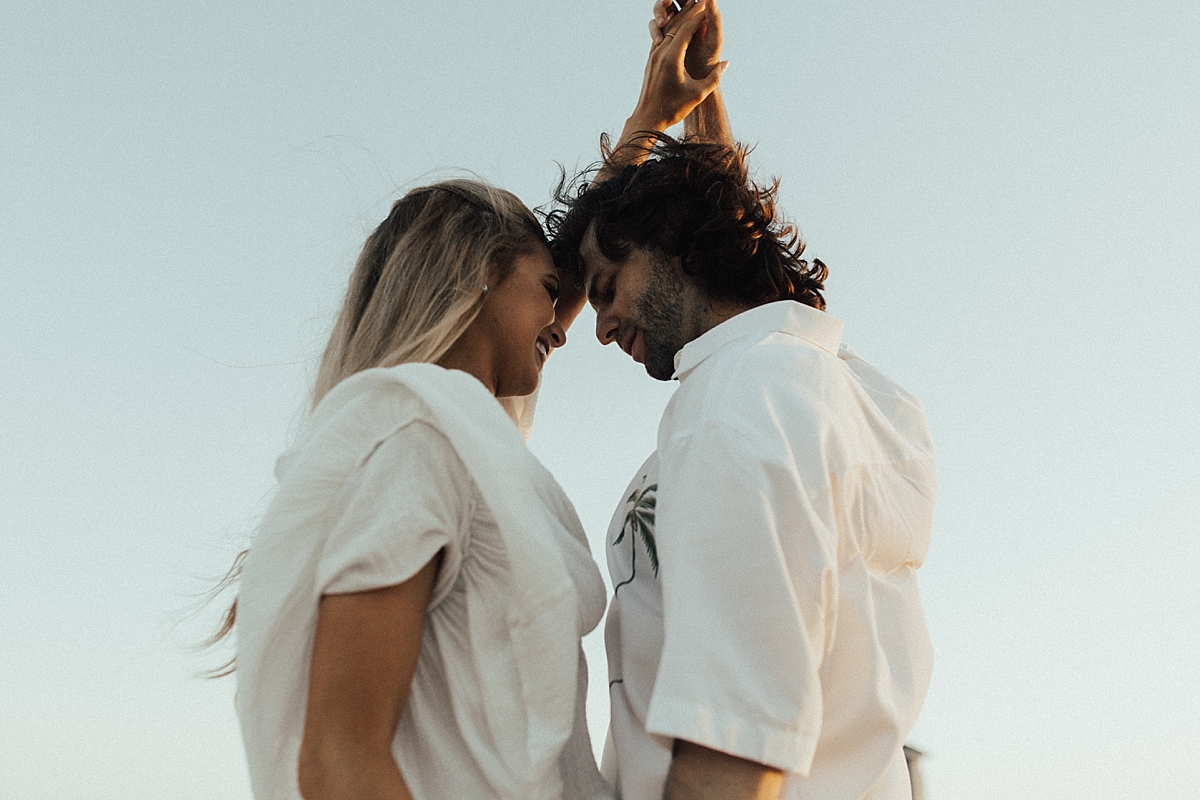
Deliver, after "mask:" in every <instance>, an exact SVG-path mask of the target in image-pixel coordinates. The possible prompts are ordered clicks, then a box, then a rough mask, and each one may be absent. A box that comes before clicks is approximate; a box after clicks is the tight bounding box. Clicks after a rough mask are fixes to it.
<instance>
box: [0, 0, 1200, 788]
mask: <svg viewBox="0 0 1200 800" xmlns="http://www.w3.org/2000/svg"><path fill="white" fill-rule="evenodd" d="M722 8H723V10H724V12H725V17H726V29H727V44H726V57H727V58H728V59H729V60H730V62H731V66H730V68H729V70H728V72H727V74H726V77H725V82H724V91H725V95H726V99H727V101H728V105H729V109H730V115H731V117H732V121H733V126H734V131H735V134H736V135H737V136H738V137H739V138H741V139H742V140H744V141H747V142H750V143H754V144H756V146H757V147H756V150H755V151H754V156H753V163H754V164H755V166H756V168H757V170H758V172H759V174H760V175H761V176H763V177H769V176H775V175H777V176H780V177H781V178H782V180H783V185H782V202H783V205H784V207H785V209H786V211H787V212H788V213H789V215H790V216H791V217H792V218H793V219H794V220H795V221H796V222H797V223H798V224H799V225H800V227H801V229H802V230H803V232H804V235H805V238H806V240H807V241H808V242H809V251H808V252H809V253H810V254H811V255H815V256H818V257H820V258H821V259H822V260H823V261H825V262H826V263H828V264H829V266H830V279H829V283H828V286H829V292H828V297H829V310H830V312H831V313H832V314H833V315H834V316H837V317H838V318H840V319H842V320H843V321H845V323H846V333H845V341H846V342H848V343H849V344H851V345H852V346H853V347H854V348H855V349H856V350H857V351H858V352H859V353H860V354H861V355H862V356H863V357H864V358H866V359H867V360H868V361H870V362H871V363H873V364H874V365H875V366H877V367H879V368H880V369H882V370H883V371H884V372H886V373H888V374H890V375H891V376H892V377H894V378H896V379H897V380H899V381H900V382H901V383H902V384H903V385H904V386H906V387H907V388H908V389H909V390H911V391H912V392H913V393H915V394H916V395H917V396H918V397H919V398H920V399H921V400H922V401H923V403H924V405H925V408H926V411H927V413H928V415H929V419H930V423H931V426H932V429H933V434H934V441H935V444H936V445H937V448H938V454H939V477H940V488H939V498H938V510H937V515H936V520H935V528H934V536H933V545H932V548H931V550H930V554H929V559H928V561H927V563H926V565H925V567H924V568H923V569H922V570H921V572H920V575H921V580H922V587H923V595H924V598H925V603H926V611H927V615H928V618H929V625H930V629H931V631H932V634H933V638H934V646H935V650H936V667H935V671H934V676H933V683H932V686H931V688H930V691H929V696H928V699H927V701H926V704H925V708H924V711H923V712H922V715H921V718H920V719H919V721H918V723H917V726H916V728H915V729H914V731H913V732H912V735H911V737H910V741H911V742H912V743H913V744H914V745H915V746H917V747H919V748H920V749H922V750H924V751H925V752H926V753H927V754H928V756H927V758H926V760H925V762H924V769H925V777H926V784H927V790H928V797H929V798H930V800H964V799H967V798H970V799H974V798H980V799H983V800H986V799H989V798H997V800H999V798H1005V799H1006V800H1007V798H1012V797H1052V798H1087V799H1088V800H1102V799H1105V798H1114V799H1115V798H1121V799H1122V800H1125V799H1126V798H1130V797H1153V798H1160V799H1163V800H1172V799H1173V798H1180V799H1182V798H1194V797H1195V796H1196V791H1197V790H1196V786H1197V785H1200V688H1198V686H1200V667H1198V665H1200V624H1198V623H1197V620H1198V619H1200V567H1198V566H1197V565H1198V563H1200V456H1198V453H1200V415H1198V414H1197V413H1196V410H1195V403H1194V402H1193V401H1192V400H1191V397H1192V395H1193V394H1194V393H1195V392H1196V390H1197V389H1200V362H1198V360H1197V357H1196V355H1195V354H1196V352H1197V350H1198V349H1200V321H1198V320H1200V315H1198V314H1197V311H1196V304H1197V298H1200V277H1198V276H1200V272H1198V270H1197V265H1198V264H1200V97H1198V95H1200V46H1197V42H1200V5H1198V4H1196V3H1195V2H1194V1H1193V0H1178V1H1173V0H1160V1H1159V2H1143V3H1130V2H1126V3H1115V2H1107V1H1106V0H1094V1H1093V2H1064V1H1062V0H1060V1H1059V2H1045V1H1044V0H1042V1H1041V2H1033V1H1032V0H1026V1H1024V2H989V3H983V2H963V0H956V1H955V2H950V0H934V1H932V2H922V3H920V4H916V3H907V4H905V3H896V2H879V3H862V2H849V3H847V2H834V1H833V0H813V2H786V3H764V2H749V1H748V0H725V2H724V4H723V6H722ZM648 18H649V0H619V2H610V3H564V2H557V3H550V2H523V3H508V4H501V3H483V2H460V3H453V4H450V3H439V4H432V3H424V4H418V3H414V2H406V1H396V0H393V1H392V2H383V0H378V1H376V2H367V1H366V0H359V1H358V2H341V3H336V4H335V3H327V4H308V5H307V7H305V8H304V9H303V10H298V9H297V8H296V7H295V6H294V4H284V3H233V2H227V1H226V0H217V1H215V2H208V3H192V4H185V5H164V4H161V3H148V2H130V1H129V0H123V2H121V3H79V4H65V5H64V4H53V3H50V4H47V3H41V2H38V3H34V2H27V1H26V0H5V2H4V3H3V5H2V6H0V270H2V274H3V277H4V289H3V292H2V293H0V336H2V339H0V341H2V342H3V345H4V346H3V349H2V352H0V374H2V375H3V384H2V385H3V391H2V392H0V544H2V547H3V550H2V553H3V558H2V559H0V609H3V613H0V641H3V647H2V649H0V685H3V686H4V690H3V692H0V796H3V797H6V798H7V797H13V798H18V797H19V798H22V799H23V800H43V799H44V800H83V798H87V799H88V800H161V799H162V798H171V799H172V800H174V799H175V798H178V799H179V800H192V799H193V798H194V799H195V800H209V799H210V798H222V799H223V800H248V798H249V790H248V782H247V778H246V773H245V763H244V757H243V755H242V749H241V739H240V735H239V732H238V730H237V724H236V718H235V716H234V713H233V706H232V694H233V688H234V684H233V681H232V680H230V679H226V680H222V681H216V682H213V681H204V680H201V679H198V678H196V677H195V674H196V673H197V672H199V671H200V670H202V669H204V668H205V667H208V666H212V665H213V664H215V663H217V662H218V661H219V660H220V657H221V655H222V654H220V653H217V654H209V655H205V654H197V653H196V652H194V651H192V650H190V649H188V648H189V646H190V645H193V644H195V643H196V642H197V641H198V640H200V639H202V638H203V637H204V635H205V634H206V633H207V632H208V631H209V630H210V629H211V627H212V625H213V624H215V618H216V615H217V613H218V611H219V609H218V608H217V607H216V606H210V607H208V608H204V609H201V610H200V611H199V612H198V613H194V614H193V612H196V609H197V608H198V603H197V600H196V595H198V594H199V593H201V592H203V591H204V589H205V588H207V587H208V586H210V585H211V583H212V582H213V580H214V579H215V578H216V577H218V576H219V575H220V574H221V573H222V572H223V571H224V569H225V568H226V567H227V566H228V564H229V562H230V560H231V559H232V557H233V555H234V554H235V553H236V552H237V551H238V550H239V549H240V548H241V547H243V546H245V544H246V543H247V542H248V541H249V537H250V535H251V533H252V531H253V527H254V520H255V518H256V515H258V514H261V512H262V511H263V510H264V509H265V506H266V501H267V498H268V497H269V494H270V491H271V487H272V483H273V478H272V473H271V470H272V467H273V463H274V459H275V457H276V456H277V455H278V454H279V453H280V452H281V451H282V450H283V449H284V448H285V447H286V446H287V444H288V442H289V440H290V436H291V435H292V434H294V432H295V431H296V428H297V426H298V424H299V422H300V421H301V419H302V416H303V407H304V403H305V396H306V393H307V391H308V388H309V382H310V380H311V378H312V375H313V372H314V365H315V359H316V357H317V356H318V355H319V352H320V349H321V347H322V345H323V343H324V340H325V337H326V335H327V333H328V328H329V325H330V322H331V318H332V314H333V312H334V311H335V309H336V307H337V304H338V302H339V300H340V295H341V292H342V291H343V289H344V286H345V280H346V277H347V275H348V274H349V270H350V268H351V266H352V263H353V259H354V256H355V255H356V253H357V251H358V249H359V247H360V246H361V244H362V241H363V239H364V238H365V236H366V234H367V233H368V232H369V231H370V229H372V228H373V227H374V226H375V225H376V224H377V223H378V222H379V221H380V220H381V219H382V218H383V217H384V216H385V214H386V212H387V209H388V207H389V205H390V203H391V201H392V200H394V199H395V198H396V197H397V196H399V194H400V193H402V192H403V190H404V189H405V188H407V187H411V186H415V185H419V184H420V183H423V182H427V181H429V180H432V179H435V178H439V177H444V176H446V175H449V174H455V173H454V170H455V169H463V170H469V171H471V172H474V173H476V174H478V175H480V176H482V177H484V178H486V179H488V180H490V181H493V182H495V183H497V184H499V185H501V186H503V187H505V188H508V189H511V190H513V191H515V192H516V193H517V194H518V195H520V196H521V197H522V198H523V199H524V200H525V201H526V202H527V203H529V204H530V205H537V204H540V203H543V202H545V201H546V200H547V198H548V196H549V192H550V189H551V188H552V186H553V184H554V182H555V180H556V178H557V174H558V166H557V164H560V163H561V164H563V165H565V166H566V167H567V168H568V169H570V168H573V167H574V166H576V165H582V164H586V163H587V162H589V161H591V160H592V159H593V158H594V157H595V154H596V147H597V141H598V137H599V134H600V132H601V131H605V130H607V131H610V132H614V133H615V132H618V131H619V130H620V128H621V125H622V123H623V122H624V120H625V118H626V116H628V114H629V112H630V111H631V110H632V108H633V102H634V100H635V99H636V96H637V91H638V87H639V85H640V80H641V72H642V67H643V64H644V57H645V53H646V51H647V49H648V41H647V37H646V30H645V25H646V20H647V19H648ZM593 322H594V317H593V316H592V315H591V313H590V312H585V313H584V315H583V316H582V317H581V318H580V320H579V322H578V323H577V324H576V326H575V327H574V328H573V329H572V330H571V332H570V342H569V344H568V346H567V347H566V348H565V349H564V350H563V351H561V352H559V353H556V354H555V356H554V357H553V358H552V359H551V360H550V362H549V364H548V366H547V368H546V374H545V381H544V389H543V393H542V399H541V403H540V407H539V417H538V423H537V426H536V428H535V432H534V439H533V444H532V446H533V449H534V451H535V452H536V453H537V454H538V456H539V457H540V458H542V459H543V461H545V463H546V464H547V465H548V466H549V467H550V469H551V470H552V471H553V472H554V474H555V475H556V476H557V477H558V478H559V480H560V482H561V483H562V484H563V486H564V488H565V489H566V491H567V493H568V495H569V496H570V497H571V498H572V499H573V500H574V502H575V504H576V507H577V509H578V510H579V513H580V516H581V518H582V520H583V522H584V525H585V527H586V528H587V530H588V532H589V535H590V537H591V539H592V546H593V552H594V553H595V554H596V555H597V556H598V557H602V552H603V550H602V547H603V537H604V533H605V529H606V527H607V524H608V519H609V516H610V514H611V513H612V511H613V509H614V507H615V506H616V504H617V502H618V500H619V499H620V494H621V491H622V489H623V488H624V486H625V484H626V483H627V481H628V480H629V478H630V477H632V475H633V472H634V470H635V469H636V468H637V466H638V465H639V464H640V463H641V462H642V460H643V459H644V458H645V456H646V455H647V454H648V453H649V452H650V450H651V449H652V448H653V446H654V432H655V429H656V426H657V422H658V417H659V414H660V413H661V411H662V408H663V406H664V404H665V402H666V400H667V398H668V397H669V396H670V392H671V390H672V385H670V384H663V383H658V382H655V381H653V380H651V379H649V378H648V377H646V376H645V374H644V373H643V372H642V371H641V369H640V368H639V367H637V365H635V364H633V363H632V362H629V361H628V359H626V357H625V356H624V355H623V354H622V353H620V352H619V351H617V350H616V349H615V348H608V349H602V348H601V347H600V346H599V345H598V343H597V342H596V341H595V338H594V335H593V333H592V327H593ZM602 650H603V648H602V645H601V644H600V642H599V638H598V636H594V637H592V638H591V639H590V640H589V641H588V653H589V659H590V667H591V670H592V676H593V684H594V686H596V687H598V691H597V692H595V693H594V695H593V697H592V702H591V703H590V713H591V714H592V724H593V729H594V731H596V734H595V735H596V736H597V737H598V738H602V736H603V730H604V725H605V717H606V714H607V699H606V697H605V691H604V688H603V687H604V686H606V684H607V679H606V677H605V665H604V660H603V655H602Z"/></svg>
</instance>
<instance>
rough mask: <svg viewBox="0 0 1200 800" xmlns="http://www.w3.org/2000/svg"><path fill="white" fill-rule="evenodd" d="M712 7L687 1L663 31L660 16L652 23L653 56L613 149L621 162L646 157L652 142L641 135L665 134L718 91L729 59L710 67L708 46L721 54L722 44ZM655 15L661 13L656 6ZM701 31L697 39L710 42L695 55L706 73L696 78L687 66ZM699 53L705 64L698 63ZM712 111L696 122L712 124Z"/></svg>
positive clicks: (708, 3)
mask: <svg viewBox="0 0 1200 800" xmlns="http://www.w3.org/2000/svg"><path fill="white" fill-rule="evenodd" d="M712 5H713V0H694V2H689V3H687V4H686V5H685V6H684V8H683V10H682V11H680V12H678V13H675V14H671V15H669V16H668V17H667V20H668V22H667V27H666V29H665V30H663V28H662V27H661V26H660V25H659V24H658V21H657V20H658V18H657V16H656V19H655V20H654V21H652V22H651V23H650V27H651V46H650V57H649V58H648V59H647V61H646V71H645V73H644V75H643V78H642V91H641V94H640V95H639V96H638V101H637V106H636V107H635V108H634V111H633V114H632V115H631V116H630V117H629V119H628V120H626V122H625V128H624V129H623V130H622V132H621V138H620V139H619V140H618V142H617V146H616V147H615V148H614V152H615V153H616V154H617V160H618V163H637V162H639V161H640V160H642V159H643V158H645V155H646V153H647V152H648V151H649V149H650V147H651V145H652V144H653V143H652V142H651V141H646V140H643V139H640V138H639V134H643V133H647V132H650V133H661V132H662V131H665V130H666V129H667V128H670V127H671V126H673V125H676V124H678V123H680V122H683V121H684V120H685V119H686V118H687V117H688V115H690V114H692V112H694V111H696V110H697V108H698V107H699V106H701V105H702V103H703V102H704V100H705V99H706V98H707V97H709V96H710V95H712V93H713V92H714V91H715V90H716V88H717V85H718V84H719V83H720V80H721V75H722V73H724V71H725V67H726V66H728V62H723V61H716V62H714V63H713V64H712V66H711V67H708V66H706V64H707V59H708V58H709V57H710V55H708V54H707V51H706V49H705V47H708V46H709V45H711V44H713V43H715V44H716V49H714V50H712V51H711V57H713V58H715V57H716V56H718V55H719V48H720V18H719V16H718V17H717V18H716V21H715V22H714V21H713V20H712V19H710V17H709V13H708V12H709V9H710V7H711V6H712ZM655 13H656V14H657V13H658V8H657V5H656V11H655ZM702 28H706V29H707V33H706V34H701V29H702ZM656 34H657V35H656ZM698 35H700V38H699V41H700V42H702V43H707V44H706V45H705V47H702V48H701V49H700V50H698V51H697V53H695V54H692V56H691V57H692V59H693V61H696V62H697V63H695V64H693V68H694V69H695V70H696V74H701V73H703V74H702V76H701V77H695V75H693V74H692V72H691V70H690V69H689V68H688V66H687V62H688V57H689V50H690V45H691V43H692V42H693V41H694V40H696V37H697V36H698ZM701 51H705V52H701ZM701 57H702V58H703V59H704V60H705V65H701V64H699V62H698V59H700V58H701ZM716 102H717V103H718V107H719V108H720V116H721V117H722V118H724V109H723V107H721V106H719V103H720V101H719V98H718V100H717V101H716ZM711 113H712V112H711V111H710V112H702V114H701V116H702V117H703V121H701V119H700V118H698V119H697V123H696V124H697V125H706V126H707V127H712V125H708V124H707V123H708V122H709V117H710V116H711ZM714 124H715V123H714ZM727 127H728V123H726V128H727Z"/></svg>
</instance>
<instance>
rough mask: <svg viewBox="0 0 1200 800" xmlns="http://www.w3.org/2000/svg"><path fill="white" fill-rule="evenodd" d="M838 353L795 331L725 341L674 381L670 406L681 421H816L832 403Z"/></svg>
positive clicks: (739, 424) (748, 424) (742, 424)
mask: <svg viewBox="0 0 1200 800" xmlns="http://www.w3.org/2000/svg"><path fill="white" fill-rule="evenodd" d="M838 371H839V365H838V359H837V357H836V356H833V355H831V354H830V353H827V352H825V351H824V350H822V349H820V348H819V347H817V346H815V345H813V344H811V343H810V342H807V341H805V340H803V339H800V338H798V337H795V336H792V335H790V334H787V333H782V332H778V331H777V332H772V333H768V334H765V335H764V336H762V337H759V338H756V339H751V340H743V341H739V342H734V343H730V344H729V345H728V346H726V347H723V348H721V350H719V351H718V352H716V353H714V354H713V355H712V356H711V357H709V358H708V359H707V360H706V361H705V362H704V363H703V364H701V365H700V366H699V367H698V368H697V369H696V370H695V373H694V374H693V375H690V376H688V379H687V380H686V381H685V383H684V384H683V385H682V386H681V387H680V391H679V393H678V394H679V401H680V402H679V403H678V404H677V408H676V409H675V410H676V411H677V412H678V413H679V414H680V415H681V416H682V417H684V418H686V422H687V427H692V426H695V425H704V424H712V423H715V424H719V425H726V426H729V427H731V428H733V429H735V430H740V429H746V428H751V429H759V428H762V427H764V426H765V427H769V428H774V427H778V426H780V425H784V424H786V425H787V426H788V427H794V426H795V425H798V424H799V425H804V424H806V422H807V423H810V424H817V423H818V421H819V419H820V418H821V417H822V416H823V415H824V414H826V413H827V411H828V409H829V407H830V406H831V405H832V404H833V399H832V398H831V390H832V389H833V387H835V386H836V384H837V381H838V374H837V373H838Z"/></svg>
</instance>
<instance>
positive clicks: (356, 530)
mask: <svg viewBox="0 0 1200 800" xmlns="http://www.w3.org/2000/svg"><path fill="white" fill-rule="evenodd" d="M349 481H350V482H349V484H348V487H347V489H346V492H345V495H344V502H343V505H342V509H341V512H340V516H339V517H338V519H337V521H336V522H335V523H334V525H333V529H332V532H331V533H330V536H329V538H328V540H327V541H326V544H325V548H324V551H323V552H322V554H321V560H320V563H319V565H318V568H317V582H318V586H319V587H320V592H321V594H348V593H351V592H365V591H370V590H372V589H381V588H383V587H385V586H394V585H396V584H399V583H403V582H404V581H406V580H408V579H409V578H411V577H412V576H413V575H415V574H416V573H417V571H418V570H420V569H421V567H423V566H425V565H426V564H428V563H429V561H430V559H432V558H433V557H434V556H435V555H437V553H438V551H439V550H442V549H443V548H444V549H445V550H446V555H445V558H444V560H443V562H442V568H441V570H440V572H439V575H438V581H437V585H435V587H434V590H433V599H432V602H433V603H436V602H437V601H438V600H439V599H440V598H441V597H442V596H444V595H445V592H446V591H447V590H448V588H449V584H450V583H451V582H452V581H453V578H454V576H455V575H456V574H457V572H458V565H459V563H460V562H461V559H462V551H463V546H464V543H465V539H466V536H467V531H468V526H469V521H470V518H471V512H472V507H473V506H472V503H473V495H474V484H473V482H472V481H471V477H470V475H469V474H468V473H467V470H466V467H465V466H464V465H463V463H462V460H461V459H460V458H459V457H458V454H457V453H456V452H455V451H454V448H453V447H452V446H451V445H450V442H449V441H448V440H447V439H446V437H445V436H444V435H443V434H442V433H441V432H439V431H438V430H437V429H436V428H434V427H432V426H431V425H430V424H429V423H427V422H423V421H420V420H417V421H413V422H410V423H408V424H407V425H405V426H404V427H403V428H401V429H400V430H398V431H396V432H395V433H393V434H392V435H390V436H389V437H388V438H387V439H385V440H384V441H383V442H382V443H381V444H380V445H379V446H378V447H377V448H376V449H375V451H374V452H373V453H372V454H371V455H370V457H368V458H367V460H366V462H364V463H363V464H362V465H361V466H360V467H359V468H358V470H356V471H355V472H354V473H353V474H352V475H351V476H350V479H349Z"/></svg>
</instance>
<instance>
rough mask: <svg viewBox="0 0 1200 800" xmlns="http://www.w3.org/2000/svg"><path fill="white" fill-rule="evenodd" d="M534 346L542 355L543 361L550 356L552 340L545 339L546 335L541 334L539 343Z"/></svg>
mask: <svg viewBox="0 0 1200 800" xmlns="http://www.w3.org/2000/svg"><path fill="white" fill-rule="evenodd" d="M534 347H535V348H536V349H537V351H538V353H539V354H540V355H541V357H542V361H545V360H546V359H547V358H549V357H550V342H549V341H548V340H547V339H545V338H544V337H541V336H539V337H538V340H537V343H536V344H535V345H534Z"/></svg>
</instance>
